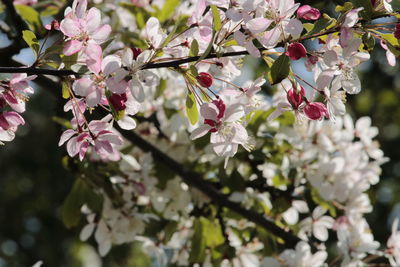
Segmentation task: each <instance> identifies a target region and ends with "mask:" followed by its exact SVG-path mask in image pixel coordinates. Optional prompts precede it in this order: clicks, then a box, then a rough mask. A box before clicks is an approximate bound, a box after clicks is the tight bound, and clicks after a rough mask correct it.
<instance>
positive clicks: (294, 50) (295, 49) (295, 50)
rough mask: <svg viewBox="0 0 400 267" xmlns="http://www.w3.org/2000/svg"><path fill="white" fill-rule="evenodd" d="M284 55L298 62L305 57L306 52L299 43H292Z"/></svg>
mask: <svg viewBox="0 0 400 267" xmlns="http://www.w3.org/2000/svg"><path fill="white" fill-rule="evenodd" d="M285 54H286V55H287V56H288V57H290V59H291V60H299V59H300V58H302V57H305V56H307V50H306V48H305V47H304V45H302V44H301V43H292V44H290V45H289V47H288V49H287V52H286V53H285Z"/></svg>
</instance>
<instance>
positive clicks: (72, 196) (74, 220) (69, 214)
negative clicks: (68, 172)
mask: <svg viewBox="0 0 400 267" xmlns="http://www.w3.org/2000/svg"><path fill="white" fill-rule="evenodd" d="M86 191H87V185H86V183H85V182H84V181H83V180H82V179H77V180H76V181H75V183H74V186H73V187H72V190H71V192H70V193H69V194H68V196H67V198H66V199H65V201H64V205H63V208H62V220H63V223H64V225H65V226H66V227H67V228H71V227H74V226H76V225H77V224H78V223H79V220H80V218H81V206H82V205H83V204H85V203H84V202H85V192H86Z"/></svg>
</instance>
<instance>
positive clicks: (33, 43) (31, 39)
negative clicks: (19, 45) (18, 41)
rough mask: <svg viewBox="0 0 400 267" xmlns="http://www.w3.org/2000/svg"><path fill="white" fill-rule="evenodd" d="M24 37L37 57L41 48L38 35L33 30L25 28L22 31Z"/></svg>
mask: <svg viewBox="0 0 400 267" xmlns="http://www.w3.org/2000/svg"><path fill="white" fill-rule="evenodd" d="M22 38H23V39H24V41H25V42H26V43H27V44H28V45H29V47H30V48H31V49H32V51H33V53H34V54H35V56H36V57H37V56H38V53H39V49H40V44H39V41H38V40H37V38H36V35H35V34H34V33H33V32H31V31H28V30H25V31H22Z"/></svg>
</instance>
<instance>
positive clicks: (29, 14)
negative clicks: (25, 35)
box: [15, 5, 44, 33]
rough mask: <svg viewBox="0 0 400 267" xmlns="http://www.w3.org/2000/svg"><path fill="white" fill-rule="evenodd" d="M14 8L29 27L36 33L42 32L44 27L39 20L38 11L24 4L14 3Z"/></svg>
mask: <svg viewBox="0 0 400 267" xmlns="http://www.w3.org/2000/svg"><path fill="white" fill-rule="evenodd" d="M15 9H16V11H17V12H18V14H19V15H20V16H21V18H22V19H23V20H24V21H26V22H27V23H28V25H29V28H30V29H31V30H32V31H34V32H36V33H38V32H44V27H43V25H42V21H41V20H40V15H39V13H38V12H37V11H36V10H35V9H33V8H32V7H30V6H25V5H15Z"/></svg>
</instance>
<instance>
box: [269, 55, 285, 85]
mask: <svg viewBox="0 0 400 267" xmlns="http://www.w3.org/2000/svg"><path fill="white" fill-rule="evenodd" d="M289 72H290V59H289V57H288V56H286V55H285V54H282V55H280V56H279V57H278V58H277V59H276V60H275V62H274V64H273V65H272V67H271V72H270V73H271V76H270V78H271V80H270V82H271V84H277V83H280V82H281V81H282V80H283V79H285V78H286V77H287V76H288V75H289Z"/></svg>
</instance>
